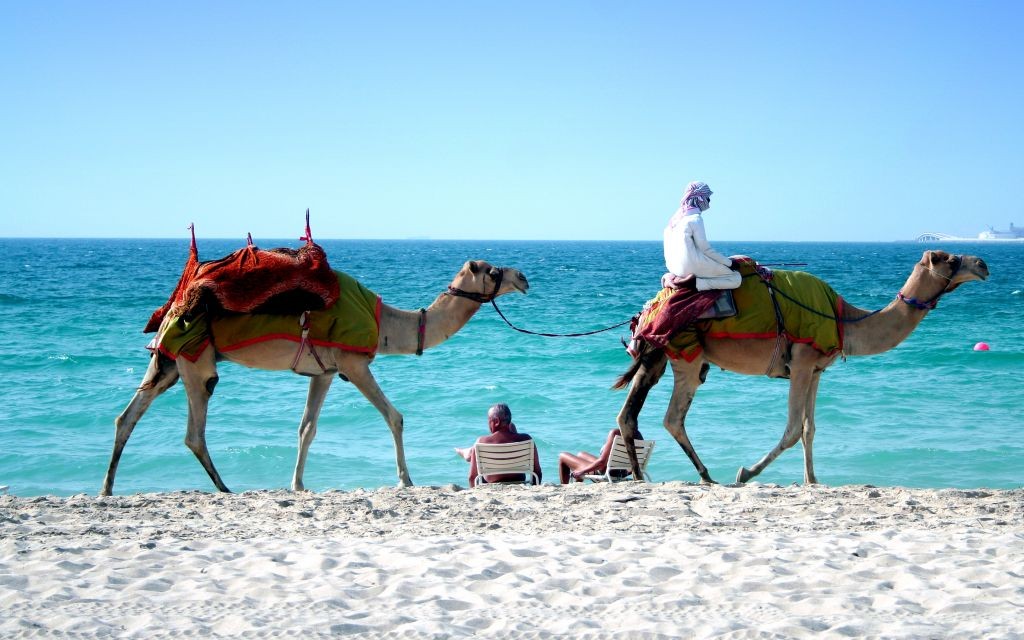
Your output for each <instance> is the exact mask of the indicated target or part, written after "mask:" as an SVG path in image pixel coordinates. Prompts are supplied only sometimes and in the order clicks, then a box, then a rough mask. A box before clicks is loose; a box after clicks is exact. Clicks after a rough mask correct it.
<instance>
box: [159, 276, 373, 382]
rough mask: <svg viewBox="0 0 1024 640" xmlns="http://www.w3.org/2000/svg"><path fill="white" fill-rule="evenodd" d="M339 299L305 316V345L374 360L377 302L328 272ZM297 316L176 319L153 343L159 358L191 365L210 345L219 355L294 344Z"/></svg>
mask: <svg viewBox="0 0 1024 640" xmlns="http://www.w3.org/2000/svg"><path fill="white" fill-rule="evenodd" d="M332 277H333V278H334V283H335V287H336V288H337V291H338V295H337V297H336V299H335V301H334V303H333V304H332V305H331V306H330V307H329V308H327V309H323V310H320V311H311V312H310V313H309V336H308V340H309V342H310V343H312V344H313V345H315V346H318V347H333V348H337V349H342V350H345V351H355V352H359V353H366V354H369V355H373V354H375V353H376V352H377V340H378V337H379V335H380V311H381V299H380V296H378V295H377V294H376V293H374V292H372V291H370V290H369V289H367V288H366V287H364V286H363V285H362V284H361V283H360V282H359V281H357V280H356V279H355V278H353V277H352V276H350V275H348V274H346V273H342V272H340V271H334V272H332ZM299 320H300V315H299V314H269V313H260V314H228V315H210V314H208V313H206V312H200V313H197V314H195V315H194V316H191V317H189V316H178V317H176V318H175V319H174V320H173V321H171V322H168V324H167V325H166V326H165V328H164V331H163V333H162V334H160V335H158V336H157V338H156V341H157V345H156V346H157V347H158V348H159V349H160V352H161V353H163V354H164V355H166V356H168V357H170V358H175V359H176V358H177V357H178V356H183V357H185V358H187V359H188V360H190V361H193V362H194V361H195V360H196V359H197V358H198V357H199V356H200V355H201V354H202V353H203V350H204V349H206V347H207V346H208V345H209V344H210V342H211V341H212V342H213V344H214V346H215V348H216V349H217V350H218V351H220V352H228V351H232V350H233V349H241V348H242V347H247V346H249V345H252V344H256V343H257V342H262V341H265V340H291V341H293V342H295V343H299V342H300V341H301V339H302V326H301V325H300V323H299Z"/></svg>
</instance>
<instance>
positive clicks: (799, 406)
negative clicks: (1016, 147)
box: [613, 251, 988, 484]
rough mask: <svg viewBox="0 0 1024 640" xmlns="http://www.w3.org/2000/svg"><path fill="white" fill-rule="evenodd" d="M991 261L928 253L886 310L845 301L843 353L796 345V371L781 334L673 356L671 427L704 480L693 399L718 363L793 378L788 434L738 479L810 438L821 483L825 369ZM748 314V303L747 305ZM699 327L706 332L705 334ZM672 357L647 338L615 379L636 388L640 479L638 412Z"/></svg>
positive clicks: (918, 313)
mask: <svg viewBox="0 0 1024 640" xmlns="http://www.w3.org/2000/svg"><path fill="white" fill-rule="evenodd" d="M987 277H988V266H987V265H986V264H985V261H984V260H982V259H981V258H978V257H976V256H956V255H950V254H948V253H945V252H943V251H925V252H924V255H923V256H922V258H921V260H920V261H919V262H918V263H917V264H915V265H914V270H913V272H912V273H911V274H910V277H909V278H908V279H907V281H906V283H905V284H904V285H903V288H902V289H900V292H899V294H898V295H897V297H896V299H895V300H893V301H892V302H891V303H890V304H889V305H888V306H886V307H885V308H884V309H881V310H879V311H876V312H867V311H864V310H861V309H858V308H856V307H854V306H852V305H849V304H844V306H843V311H842V317H841V318H840V321H841V322H842V323H843V331H844V342H843V345H842V351H841V352H837V353H833V354H832V355H826V354H823V353H822V352H820V351H818V350H816V349H815V348H814V347H813V346H811V345H809V344H802V343H789V344H786V345H781V346H783V347H787V346H788V347H789V349H790V359H789V363H788V372H787V371H785V370H779V369H778V368H777V367H778V364H777V362H776V356H777V355H778V354H777V352H776V348H777V339H774V338H772V339H760V338H751V339H727V338H726V339H723V338H717V339H716V338H713V337H710V336H703V335H701V336H700V343H701V345H702V346H703V349H702V352H701V355H700V356H699V357H697V358H695V359H694V360H693V361H692V362H686V361H685V359H683V358H680V359H676V360H671V361H670V363H671V366H672V374H673V377H674V383H673V387H672V395H671V399H670V400H669V405H668V410H667V411H666V413H665V418H664V426H665V429H666V430H668V432H669V433H670V434H672V437H673V438H675V440H676V442H678V443H679V446H680V447H682V449H683V451H684V452H685V453H686V455H687V457H689V459H690V461H691V462H692V463H693V466H694V468H695V469H696V470H697V474H698V475H699V476H700V479H701V484H713V483H714V480H712V478H711V475H710V474H709V473H708V470H707V467H705V466H704V464H703V463H702V462H701V460H700V458H699V457H698V456H697V452H696V450H695V449H694V447H693V445H692V444H691V443H690V440H689V438H688V437H687V435H686V426H685V423H686V413H687V411H688V410H689V408H690V404H691V403H692V402H693V397H694V394H695V393H696V392H697V388H698V387H700V385H701V384H703V383H704V381H705V380H706V378H707V374H708V370H709V369H710V365H716V366H718V367H720V368H722V369H724V370H726V371H732V372H735V373H741V374H745V375H766V374H767V375H771V376H773V377H786V375H787V373H788V377H789V417H788V420H787V422H786V430H785V432H784V433H783V436H782V439H781V440H780V441H779V443H778V444H777V445H775V447H773V448H772V449H771V451H769V452H768V453H767V454H765V456H764V457H763V458H761V459H760V460H758V461H757V462H756V463H755V464H754V465H752V466H751V467H749V468H747V467H740V469H739V471H738V472H737V474H736V482H737V483H740V484H742V483H745V482H747V481H748V480H750V479H751V478H754V477H755V476H757V475H758V474H760V473H761V472H762V471H764V469H765V468H766V467H767V466H768V465H769V464H771V462H772V461H773V460H775V459H776V458H777V457H778V456H779V454H781V453H782V452H783V451H785V450H786V449H789V448H790V447H792V446H793V445H795V444H796V443H797V441H802V442H803V448H804V483H806V484H817V482H818V480H817V477H816V476H815V474H814V459H813V455H812V444H813V442H814V432H815V424H814V405H815V400H816V397H817V394H818V382H819V380H820V379H821V372H822V371H824V370H825V369H826V368H827V367H828V366H829V365H831V364H832V363H833V362H835V360H836V359H837V358H839V357H840V356H842V357H843V358H844V359H845V357H846V356H866V355H873V354H877V353H882V352H884V351H888V350H889V349H892V348H893V347H895V346H896V345H898V344H899V343H901V342H902V341H903V340H904V339H906V337H907V336H909V335H910V333H911V332H912V331H913V330H914V329H915V328H916V327H917V325H918V324H919V323H920V322H921V320H923V319H924V317H925V316H926V315H927V314H928V311H930V310H931V309H934V308H935V306H936V304H937V303H938V301H939V298H940V297H941V296H942V295H944V294H946V293H949V292H950V291H952V290H953V289H956V288H957V287H958V286H960V285H961V284H963V283H964V282H969V281H971V280H984V279H985V278H987ZM740 313H742V309H741V310H740ZM698 333H699V332H698ZM667 362H669V358H668V356H667V355H666V354H665V352H664V351H663V350H661V349H655V348H654V347H653V346H651V345H649V344H646V343H644V348H642V349H641V351H640V353H639V354H638V356H637V357H636V358H634V360H633V364H632V366H631V367H630V368H629V369H628V370H627V371H626V372H625V373H624V374H623V375H622V376H621V377H620V378H619V379H618V380H617V381H616V383H615V384H614V385H613V388H615V389H621V388H624V387H626V386H627V385H628V386H629V391H628V393H627V397H626V400H625V403H624V404H623V405H622V409H621V411H620V412H619V415H618V424H619V428H620V429H621V432H622V435H623V438H624V440H625V441H626V448H627V450H628V452H629V454H630V459H631V462H632V465H633V477H634V478H637V479H638V480H639V479H640V478H641V475H640V474H639V473H638V470H639V469H638V464H637V459H636V451H635V448H634V447H633V434H634V433H636V430H637V428H638V417H639V414H640V410H641V408H643V405H644V401H645V400H646V399H647V394H648V392H650V390H651V388H652V387H654V385H655V384H657V382H658V380H659V379H660V378H661V376H662V374H663V373H664V372H665V368H666V363H667Z"/></svg>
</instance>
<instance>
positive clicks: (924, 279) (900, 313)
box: [843, 267, 948, 356]
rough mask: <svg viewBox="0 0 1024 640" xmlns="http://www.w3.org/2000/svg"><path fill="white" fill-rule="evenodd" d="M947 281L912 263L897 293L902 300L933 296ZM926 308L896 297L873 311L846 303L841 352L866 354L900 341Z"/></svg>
mask: <svg viewBox="0 0 1024 640" xmlns="http://www.w3.org/2000/svg"><path fill="white" fill-rule="evenodd" d="M947 284H948V278H947V279H946V280H945V281H943V280H941V279H940V277H937V276H936V274H934V273H933V272H931V271H929V270H927V269H919V268H916V267H915V269H914V271H913V273H911V274H910V278H908V279H907V281H906V283H904V285H903V287H902V288H901V289H900V294H901V295H902V297H903V298H905V299H906V300H915V299H916V300H934V299H936V298H937V297H938V296H939V295H940V294H941V292H942V291H944V290H945V288H946V285H947ZM928 311H929V309H928V308H922V305H917V304H913V303H907V302H905V301H904V300H901V299H899V298H897V299H895V300H893V301H892V302H890V303H889V304H888V305H887V306H886V307H885V308H884V309H882V310H881V311H879V312H878V313H876V314H873V315H870V312H868V311H864V310H862V309H858V308H857V307H854V306H851V305H846V306H845V307H844V311H843V318H844V319H845V320H846V324H845V326H844V337H843V353H844V354H846V355H848V356H867V355H874V354H876V353H883V352H885V351H888V350H890V349H892V348H893V347H895V346H896V345H898V344H900V343H901V342H903V341H904V340H905V339H906V338H907V336H909V335H910V334H911V333H912V332H913V331H914V329H916V328H917V325H919V324H921V320H923V319H924V317H925V316H926V315H928ZM866 316H868V317H866ZM858 318H864V319H863V320H858Z"/></svg>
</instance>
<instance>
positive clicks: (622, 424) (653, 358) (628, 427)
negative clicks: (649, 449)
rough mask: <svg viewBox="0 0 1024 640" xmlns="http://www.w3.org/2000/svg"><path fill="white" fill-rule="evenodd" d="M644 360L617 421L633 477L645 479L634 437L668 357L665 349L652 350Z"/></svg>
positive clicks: (630, 386)
mask: <svg viewBox="0 0 1024 640" xmlns="http://www.w3.org/2000/svg"><path fill="white" fill-rule="evenodd" d="M642 357H643V358H644V362H643V363H642V364H641V365H640V367H639V368H638V369H637V371H636V373H635V374H634V375H633V380H632V381H631V382H630V384H629V391H628V392H627V393H626V401H625V402H624V403H622V409H620V410H619V415H618V417H617V418H616V421H617V422H618V424H619V432H620V433H622V439H623V440H624V441H625V443H626V452H627V453H628V454H629V461H630V467H631V468H632V469H633V479H634V480H636V481H639V482H642V481H643V474H642V473H640V461H639V460H637V457H636V445H635V444H633V439H634V438H635V437H636V432H637V430H638V423H639V417H640V410H641V409H643V408H644V402H646V401H647V394H648V393H650V391H651V389H652V388H653V387H654V385H656V384H658V381H659V380H661V376H662V375H663V374H664V373H665V364H666V363H667V362H668V357H667V356H665V353H664V352H663V351H660V350H659V351H652V352H650V353H649V354H645V355H644V356H642Z"/></svg>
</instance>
